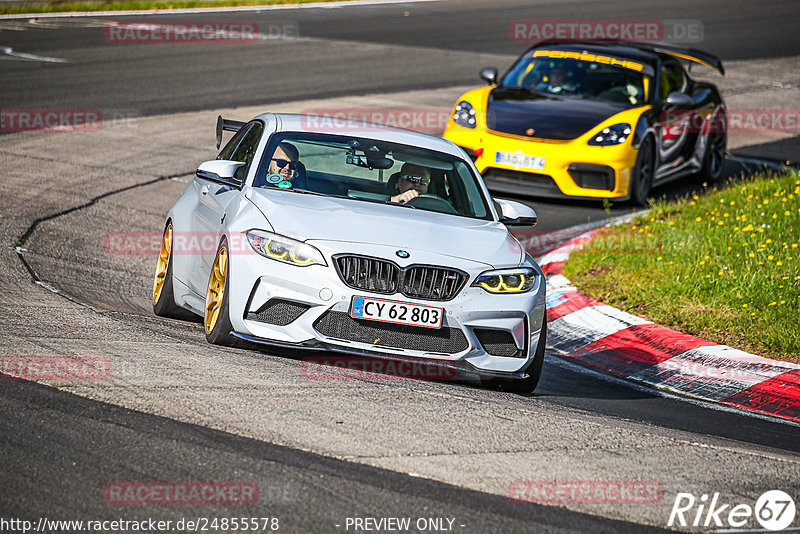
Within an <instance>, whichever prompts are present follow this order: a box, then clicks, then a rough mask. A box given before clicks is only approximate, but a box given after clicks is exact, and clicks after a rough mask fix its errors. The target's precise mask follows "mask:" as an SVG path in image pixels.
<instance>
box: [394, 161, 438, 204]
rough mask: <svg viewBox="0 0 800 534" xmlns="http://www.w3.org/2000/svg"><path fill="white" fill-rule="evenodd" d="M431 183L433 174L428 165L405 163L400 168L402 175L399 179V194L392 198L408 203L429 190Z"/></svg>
mask: <svg viewBox="0 0 800 534" xmlns="http://www.w3.org/2000/svg"><path fill="white" fill-rule="evenodd" d="M430 183H431V174H430V171H429V170H428V168H427V167H422V166H420V165H414V164H413V163H403V166H402V167H401V168H400V177H399V178H398V180H397V189H398V190H399V191H400V192H399V193H398V194H396V195H394V196H393V197H392V198H391V201H392V202H400V203H406V202H408V201H409V200H411V199H412V198H417V197H418V196H420V195H424V194H426V193H427V192H428V185H430Z"/></svg>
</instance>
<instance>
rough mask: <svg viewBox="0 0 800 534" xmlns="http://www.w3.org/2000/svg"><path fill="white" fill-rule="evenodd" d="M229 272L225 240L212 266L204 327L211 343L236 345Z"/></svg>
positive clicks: (204, 314) (207, 291)
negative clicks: (229, 300) (230, 307)
mask: <svg viewBox="0 0 800 534" xmlns="http://www.w3.org/2000/svg"><path fill="white" fill-rule="evenodd" d="M229 273H230V263H229V253H228V243H227V241H225V240H223V241H222V243H220V245H219V248H218V249H217V255H216V257H215V258H214V264H213V265H212V266H211V275H210V276H209V278H208V289H206V306H205V310H204V313H203V327H204V328H205V331H206V339H207V340H208V342H209V343H212V344H214V345H225V346H229V347H232V346H234V345H236V339H235V338H234V337H233V336H231V332H232V331H233V326H231V320H230V310H229V308H228V297H229V293H230V292H229V287H228V281H229V280H230V274H229Z"/></svg>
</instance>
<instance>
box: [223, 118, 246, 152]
mask: <svg viewBox="0 0 800 534" xmlns="http://www.w3.org/2000/svg"><path fill="white" fill-rule="evenodd" d="M245 124H247V123H246V122H242V121H232V120H230V119H223V118H222V115H219V116H218V117H217V150H219V146H220V145H221V144H222V132H223V131H226V132H238V131H239V130H241V129H242V126H244V125H245Z"/></svg>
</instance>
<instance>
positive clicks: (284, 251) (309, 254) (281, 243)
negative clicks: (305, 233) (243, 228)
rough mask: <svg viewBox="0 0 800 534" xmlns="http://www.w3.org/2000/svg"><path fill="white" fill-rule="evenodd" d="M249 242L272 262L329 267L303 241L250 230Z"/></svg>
mask: <svg viewBox="0 0 800 534" xmlns="http://www.w3.org/2000/svg"><path fill="white" fill-rule="evenodd" d="M247 241H248V242H249V243H250V246H251V247H253V250H255V251H256V252H258V253H259V254H261V255H262V256H265V257H267V258H269V259H271V260H277V261H282V262H284V263H290V264H292V265H298V266H300V267H307V266H309V265H328V264H327V263H326V262H325V257H324V256H323V255H322V252H320V251H319V250H318V249H317V248H316V247H313V246H311V245H309V244H307V243H303V242H302V241H298V240H296V239H292V238H289V237H284V236H282V235H278V234H273V233H272V232H267V231H265V230H250V231H249V232H247Z"/></svg>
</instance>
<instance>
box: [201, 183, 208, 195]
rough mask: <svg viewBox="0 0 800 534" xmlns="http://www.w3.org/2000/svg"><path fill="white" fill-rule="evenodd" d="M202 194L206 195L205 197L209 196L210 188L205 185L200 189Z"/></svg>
mask: <svg viewBox="0 0 800 534" xmlns="http://www.w3.org/2000/svg"><path fill="white" fill-rule="evenodd" d="M200 192H201V193H202V194H204V195H207V194H208V186H207V185H204V186H203V187H201V188H200Z"/></svg>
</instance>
